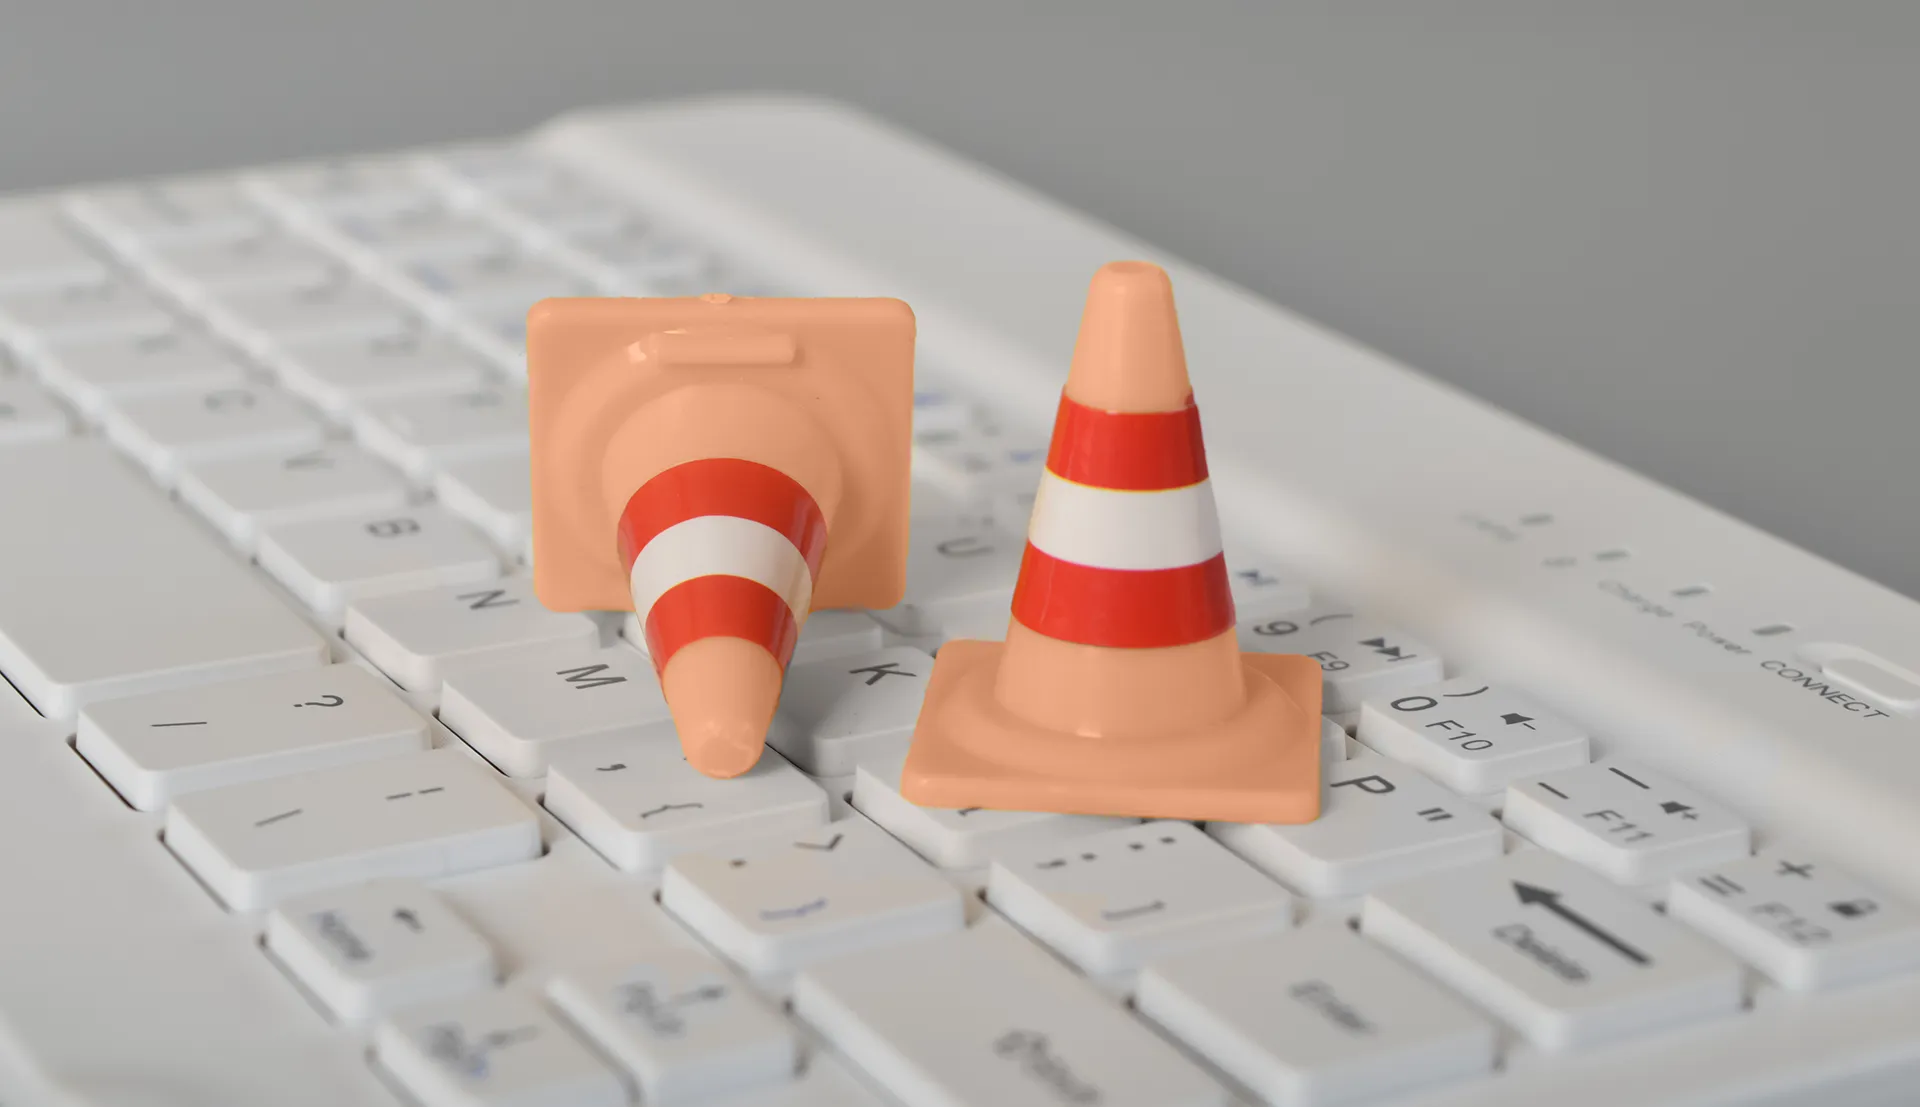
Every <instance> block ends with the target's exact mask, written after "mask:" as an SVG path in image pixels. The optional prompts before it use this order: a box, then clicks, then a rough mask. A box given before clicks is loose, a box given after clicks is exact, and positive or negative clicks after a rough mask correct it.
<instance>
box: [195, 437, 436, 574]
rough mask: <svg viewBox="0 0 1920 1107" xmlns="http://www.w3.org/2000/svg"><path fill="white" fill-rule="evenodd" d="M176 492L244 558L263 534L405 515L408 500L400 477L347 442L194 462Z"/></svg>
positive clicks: (407, 492) (403, 482) (405, 488)
mask: <svg viewBox="0 0 1920 1107" xmlns="http://www.w3.org/2000/svg"><path fill="white" fill-rule="evenodd" d="M174 490H175V491H176V492H178V493H179V494H180V501H181V502H182V503H184V504H186V505H187V506H189V507H191V508H193V509H194V510H195V511H198V512H199V513H200V514H201V515H203V516H205V517H206V519H207V521H208V522H210V523H212V524H213V525H214V527H215V528H216V529H217V530H219V531H220V533H222V534H224V535H226V536H227V539H228V540H229V541H231V542H232V543H233V544H234V545H235V546H236V547H238V548H239V549H240V550H241V551H242V552H244V553H248V554H251V553H253V550H254V546H255V545H256V544H257V543H258V541H259V538H260V532H261V531H263V530H265V529H266V528H268V527H277V526H281V525H284V524H287V523H304V522H309V521H312V520H316V519H329V518H334V517H336V516H341V515H356V514H364V513H367V512H379V513H387V514H391V513H395V512H399V511H402V510H404V509H405V507H406V506H407V504H408V502H409V500H410V493H409V491H408V488H407V484H406V482H405V481H404V480H403V479H402V478H401V476H400V474H398V473H396V472H394V471H393V470H391V469H389V468H387V466H386V465H384V464H383V463H381V462H380V461H379V460H378V459H376V458H374V457H373V455H371V454H369V453H367V452H366V451H364V450H361V449H359V448H357V447H355V446H352V445H350V444H348V443H345V442H328V443H326V444H324V445H321V446H318V447H315V448H313V449H304V450H294V451H288V452H285V453H279V454H271V455H260V456H253V455H248V456H245V457H236V458H227V459H223V460H213V461H199V462H193V463H190V464H188V465H187V466H186V467H185V468H183V469H182V470H181V471H180V473H179V476H178V478H177V479H176V481H175V486H174Z"/></svg>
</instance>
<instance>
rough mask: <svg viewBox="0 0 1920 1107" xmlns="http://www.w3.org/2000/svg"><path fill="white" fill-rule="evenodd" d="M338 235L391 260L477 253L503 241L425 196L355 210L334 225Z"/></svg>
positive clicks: (500, 245) (483, 225) (476, 221)
mask: <svg viewBox="0 0 1920 1107" xmlns="http://www.w3.org/2000/svg"><path fill="white" fill-rule="evenodd" d="M336 227H337V229H338V230H339V231H340V233H341V234H343V235H345V236H347V237H348V238H350V239H352V240H353V241H355V242H357V243H359V244H360V245H362V246H364V247H366V248H367V249H369V250H372V251H374V252H375V253H377V254H380V255H382V257H384V258H385V259H387V260H388V261H391V262H396V263H397V262H401V261H405V260H408V259H427V258H438V259H442V260H447V259H453V258H460V257H477V256H479V255H481V254H485V253H488V252H491V251H495V250H499V249H501V248H503V247H504V246H506V245H507V244H506V242H505V240H504V239H502V237H501V235H500V232H498V231H496V230H494V229H493V228H492V227H491V226H489V225H488V224H487V223H485V222H483V221H481V220H480V219H477V218H475V217H474V216H471V215H468V214H465V213H464V212H460V211H456V210H454V209H453V208H451V207H448V206H446V205H445V204H442V203H440V202H438V201H437V200H429V201H425V202H421V203H416V204H409V205H407V206H405V207H397V208H392V209H388V210H385V211H379V212H359V213H355V214H351V215H348V216H345V217H344V218H342V219H340V220H339V221H338V223H337V224H336Z"/></svg>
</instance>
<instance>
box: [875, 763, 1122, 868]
mask: <svg viewBox="0 0 1920 1107" xmlns="http://www.w3.org/2000/svg"><path fill="white" fill-rule="evenodd" d="M906 760H907V757H906V754H905V752H899V753H894V754H889V755H887V756H885V757H874V758H872V759H870V760H866V761H863V762H861V763H860V764H859V765H858V766H856V767H855V769H854V774H853V806H854V807H855V808H856V809H857V810H859V812H860V813H861V814H863V815H865V816H867V817H868V818H870V819H872V820H873V821H874V822H876V823H878V824H880V826H881V827H883V828H885V830H886V831H887V833H889V834H891V835H893V836H894V837H895V838H898V839H900V840H901V841H902V842H905V843H906V844H907V845H908V846H910V847H912V848H913V850H914V852H916V853H918V854H919V855H920V856H922V857H924V858H926V859H927V860H929V861H931V862H933V863H934V864H936V865H938V866H940V867H941V868H943V869H970V868H974V867H977V866H981V865H985V864H986V863H987V861H988V860H989V858H990V856H991V855H993V854H996V853H1004V852H1007V851H1009V850H1019V849H1023V848H1026V847H1030V846H1038V845H1049V844H1058V843H1061V842H1064V841H1068V840H1071V839H1075V838H1080V837H1084V836H1086V835H1088V834H1093V833H1095V832H1098V831H1102V830H1113V829H1117V828H1121V827H1127V826H1133V825H1136V824H1138V822H1139V820H1137V819H1125V818H1108V817H1105V816H1098V815H1058V814H1054V813H1052V812H1044V811H990V810H988V809H986V808H984V807H963V808H959V809H954V808H947V807H922V806H920V805H919V804H917V803H914V802H912V801H910V800H907V799H905V798H903V797H902V796H901V795H900V773H901V770H902V769H903V768H904V766H905V765H906Z"/></svg>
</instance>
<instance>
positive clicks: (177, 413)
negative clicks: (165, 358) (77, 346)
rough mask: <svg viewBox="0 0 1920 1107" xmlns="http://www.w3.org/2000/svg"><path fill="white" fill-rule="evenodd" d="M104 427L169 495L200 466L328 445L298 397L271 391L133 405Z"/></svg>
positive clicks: (217, 392)
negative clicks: (188, 470)
mask: <svg viewBox="0 0 1920 1107" xmlns="http://www.w3.org/2000/svg"><path fill="white" fill-rule="evenodd" d="M103 426H104V427H105V429H106V432H107V438H108V439H109V440H111V441H112V442H113V444H114V445H116V446H118V447H120V448H121V449H122V450H125V451H126V452H127V453H129V454H131V455H133V457H134V459H135V460H136V461H138V462H139V463H140V464H141V465H143V466H145V467H146V470H147V472H149V473H151V474H152V475H153V479H154V480H156V481H158V482H160V484H161V485H162V486H163V487H172V486H173V484H174V482H175V481H176V479H177V478H178V477H179V474H180V470H181V469H183V468H185V467H186V466H188V465H192V464H195V463H197V462H205V461H221V460H226V459H230V458H236V457H247V456H251V455H256V454H276V453H284V452H288V451H292V452H296V453H297V452H300V451H304V450H310V449H315V448H317V447H319V446H320V445H321V444H322V443H324V442H325V441H326V437H327V428H326V427H325V425H323V424H322V423H321V422H320V421H319V420H318V419H315V418H314V417H313V416H312V415H310V414H308V412H307V411H306V409H304V408H302V407H301V406H300V405H299V404H298V403H297V402H295V401H294V399H293V398H292V397H291V396H288V395H287V394H286V393H284V392H282V391H280V390H279V389H276V388H269V387H267V386H264V385H228V386H225V387H222V388H213V389H208V390H205V391H199V390H196V391H191V392H165V393H161V394H159V395H153V396H136V397H132V398H129V399H125V400H122V401H120V402H118V403H116V404H115V405H114V406H113V407H112V408H110V409H109V410H108V411H107V412H106V415H105V419H104V422H103Z"/></svg>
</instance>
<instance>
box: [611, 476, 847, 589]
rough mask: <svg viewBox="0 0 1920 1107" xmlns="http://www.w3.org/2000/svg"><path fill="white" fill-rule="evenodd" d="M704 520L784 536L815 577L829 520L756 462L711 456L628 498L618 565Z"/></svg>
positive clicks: (795, 487)
mask: <svg viewBox="0 0 1920 1107" xmlns="http://www.w3.org/2000/svg"><path fill="white" fill-rule="evenodd" d="M702 515H731V516H735V517H737V518H741V519H751V520H753V521H754V522H756V523H763V524H765V525H766V526H768V527H771V528H773V529H774V530H776V531H779V532H780V533H781V534H783V535H785V536H786V538H787V541H789V542H791V543H793V546H794V548H795V549H797V550H799V551H800V556H801V557H802V558H803V559H805V561H806V563H807V571H808V573H810V574H812V575H814V576H815V577H818V576H819V573H820V560H821V558H822V557H824V556H825V554H826V549H827V520H826V516H824V515H823V514H821V512H820V505H819V504H816V503H814V501H813V497H812V496H811V495H809V494H808V492H807V490H806V489H805V488H803V487H801V485H800V482H799V481H796V480H794V479H793V478H792V477H790V476H788V475H786V474H785V473H782V472H781V471H780V470H778V469H775V468H772V467H770V466H766V465H762V464H760V463H759V462H757V461H743V460H741V459H739V458H733V457H710V458H702V459H700V460H698V461H686V462H682V463H680V464H679V465H675V466H674V467H673V468H671V469H666V470H663V471H661V472H660V473H658V474H656V475H655V476H654V477H653V479H651V480H649V481H647V482H646V483H645V484H643V485H641V486H640V488H639V490H638V491H636V492H635V493H634V494H633V495H632V496H630V497H628V499H627V506H626V508H625V509H624V510H622V511H621V512H620V525H619V528H618V535H619V542H620V560H621V563H622V564H623V565H625V566H626V567H627V568H629V569H631V568H632V567H633V561H634V558H636V557H639V556H640V551H641V550H644V549H646V548H647V543H648V542H651V541H653V539H654V538H655V537H656V536H657V535H658V534H659V533H660V532H661V531H663V530H666V529H667V528H668V527H671V526H674V525H675V524H677V523H684V522H686V521H687V520H688V519H697V518H699V517H700V516H702Z"/></svg>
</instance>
